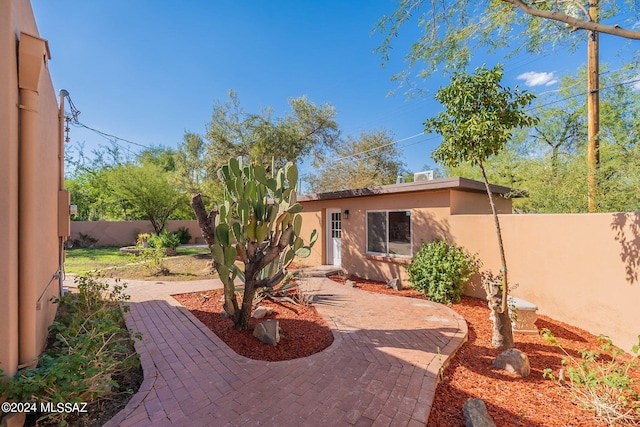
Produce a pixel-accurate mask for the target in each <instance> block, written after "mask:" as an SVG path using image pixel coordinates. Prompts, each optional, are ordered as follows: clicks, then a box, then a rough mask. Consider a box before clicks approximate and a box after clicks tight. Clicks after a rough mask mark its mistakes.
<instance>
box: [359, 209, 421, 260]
mask: <svg viewBox="0 0 640 427" xmlns="http://www.w3.org/2000/svg"><path fill="white" fill-rule="evenodd" d="M411 241H412V239H411V211H409V210H403V211H369V212H367V253H368V254H372V255H383V256H390V257H396V256H397V257H411V256H413V250H412V247H413V245H412V244H411Z"/></svg>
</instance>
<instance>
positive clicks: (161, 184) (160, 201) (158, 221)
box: [108, 163, 188, 234]
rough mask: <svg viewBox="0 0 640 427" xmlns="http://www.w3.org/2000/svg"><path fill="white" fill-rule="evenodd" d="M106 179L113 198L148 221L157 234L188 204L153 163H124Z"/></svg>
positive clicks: (133, 214)
mask: <svg viewBox="0 0 640 427" xmlns="http://www.w3.org/2000/svg"><path fill="white" fill-rule="evenodd" d="M108 176H109V184H108V185H109V189H110V190H111V191H112V192H113V195H114V197H116V198H117V199H119V200H120V201H121V202H122V203H123V204H126V206H127V207H128V209H129V211H130V214H131V215H132V216H133V217H134V218H145V219H148V220H149V221H150V222H151V225H152V226H153V229H154V231H155V232H156V233H158V234H159V233H160V232H161V231H162V230H163V229H164V227H165V225H166V223H167V221H168V220H169V218H170V217H171V215H172V214H173V213H174V212H175V211H176V210H177V209H178V207H179V206H180V205H181V204H182V205H184V204H188V201H187V200H186V196H185V195H184V193H182V192H181V191H179V190H178V189H177V188H175V187H174V186H172V185H171V184H170V183H169V180H168V174H167V173H166V172H165V171H164V170H163V169H162V168H161V167H160V166H158V165H156V164H153V163H150V164H148V165H146V166H137V165H133V164H125V165H121V166H118V167H116V168H114V169H112V170H111V171H110V172H109V175H108Z"/></svg>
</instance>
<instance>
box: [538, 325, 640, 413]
mask: <svg viewBox="0 0 640 427" xmlns="http://www.w3.org/2000/svg"><path fill="white" fill-rule="evenodd" d="M540 334H541V335H542V337H543V338H544V339H545V340H546V341H547V342H550V343H552V344H554V345H556V346H558V348H560V349H561V350H562V352H563V353H564V354H565V357H564V358H563V359H562V365H563V366H566V372H567V376H568V378H569V381H568V382H567V381H565V380H564V378H563V377H564V369H563V370H562V371H561V373H560V374H559V376H558V382H559V383H560V384H561V385H566V386H568V387H569V388H570V389H571V391H572V392H573V393H572V394H573V396H574V397H575V398H576V399H578V400H579V402H580V403H581V404H582V406H583V407H584V408H586V409H588V410H591V411H593V412H594V413H595V414H596V416H597V417H599V418H601V419H603V420H604V421H606V422H607V423H608V424H609V425H610V426H614V425H620V424H628V425H640V393H638V390H637V389H636V388H634V386H637V383H636V381H635V380H634V379H633V378H632V377H631V376H630V375H629V372H630V371H631V370H632V369H638V361H639V360H640V355H639V354H638V350H639V348H640V335H639V336H638V345H634V346H633V348H632V349H631V352H632V353H633V357H625V356H623V355H624V352H623V351H621V350H620V349H618V348H617V347H615V346H614V345H613V343H612V342H611V340H610V339H609V338H608V337H607V336H604V335H600V336H598V342H599V343H600V345H601V350H602V353H601V352H600V351H595V350H586V349H584V350H581V351H580V352H579V353H580V357H579V358H577V357H574V356H572V355H571V354H569V353H568V352H567V351H566V350H565V349H564V347H562V344H560V343H559V342H558V341H557V339H556V337H555V336H554V335H553V332H551V331H550V330H549V329H547V328H544V329H542V330H540ZM543 376H544V377H545V378H549V379H551V380H556V377H555V375H554V374H553V370H552V369H550V368H546V369H545V370H544V372H543Z"/></svg>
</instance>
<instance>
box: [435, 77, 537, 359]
mask: <svg viewBox="0 0 640 427" xmlns="http://www.w3.org/2000/svg"><path fill="white" fill-rule="evenodd" d="M501 81H502V67H501V66H496V67H495V68H493V69H486V68H484V67H482V68H477V69H476V71H475V73H474V74H472V75H468V74H466V73H464V72H456V73H454V75H453V77H452V79H451V84H450V85H449V86H447V87H444V88H441V89H440V90H438V92H437V93H436V95H435V98H436V99H437V100H438V101H440V103H441V104H442V105H443V106H444V107H445V111H444V112H441V113H439V114H438V115H437V116H436V117H433V118H430V119H428V120H427V121H426V122H425V123H424V125H425V130H426V131H427V132H437V133H438V134H440V135H442V143H441V144H440V145H439V146H438V148H436V150H434V152H433V153H432V157H433V159H434V160H435V161H436V162H438V163H439V164H441V165H444V166H448V167H451V166H457V165H459V164H460V163H464V162H470V163H471V164H473V165H476V166H478V167H479V168H480V171H481V173H482V178H483V180H484V184H485V187H486V189H487V195H488V197H489V204H490V205H491V212H492V213H493V218H494V222H495V226H496V235H497V237H498V247H499V251H500V260H501V263H502V268H501V278H502V284H501V288H500V289H499V292H496V291H495V290H488V291H487V293H488V295H489V296H490V297H494V296H495V297H496V298H499V303H498V301H496V300H495V299H492V301H490V306H491V308H492V314H493V316H492V317H493V320H494V328H493V337H492V345H493V346H494V347H496V348H502V349H505V348H511V347H513V333H512V330H511V320H510V318H509V309H508V307H507V295H508V293H509V281H508V275H507V261H506V257H505V253H504V246H503V243H502V232H501V230H500V220H499V218H498V214H497V212H496V207H495V203H494V200H493V193H492V191H491V187H490V185H489V181H488V179H487V173H486V170H485V162H486V160H487V159H489V158H491V157H492V156H495V155H496V154H497V153H499V152H500V151H501V150H502V149H503V148H504V147H505V145H506V144H507V142H508V141H509V139H510V138H511V135H512V132H513V130H514V129H517V128H522V127H528V126H532V125H534V124H535V123H536V120H535V119H534V118H533V117H531V116H529V115H528V114H527V113H526V112H525V111H524V108H525V107H526V106H527V105H529V104H530V103H531V101H532V100H533V98H534V96H533V95H532V94H530V93H527V92H526V91H522V92H521V91H519V90H518V88H517V87H516V88H515V89H510V88H507V87H503V86H501V85H500V82H501Z"/></svg>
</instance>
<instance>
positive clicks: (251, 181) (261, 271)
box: [191, 158, 318, 331]
mask: <svg viewBox="0 0 640 427" xmlns="http://www.w3.org/2000/svg"><path fill="white" fill-rule="evenodd" d="M272 170H273V169H272ZM219 175H220V180H221V181H222V182H223V183H224V186H225V193H224V200H223V202H222V203H220V204H219V205H218V206H217V208H216V209H214V210H212V211H210V212H209V213H207V210H206V208H205V206H204V202H203V201H202V197H201V196H200V195H199V194H198V195H196V196H194V197H193V198H192V200H191V206H192V208H193V211H194V212H195V214H196V218H197V219H198V224H199V225H200V228H201V230H202V235H203V237H204V239H205V241H206V242H207V245H208V246H209V250H210V251H211V256H212V258H213V265H214V268H215V269H216V271H217V272H218V275H219V277H220V280H221V281H222V283H223V285H224V310H225V312H226V313H227V314H228V315H229V317H230V318H231V319H232V320H233V324H234V327H235V329H237V330H241V331H245V330H248V329H249V318H250V316H251V310H252V308H253V299H254V296H255V294H256V291H257V290H258V289H261V288H267V289H269V288H271V289H272V288H273V287H275V286H276V285H278V284H279V283H281V282H282V281H283V279H284V278H285V276H286V272H285V269H286V268H287V267H288V266H289V265H290V264H291V262H292V261H293V259H294V258H295V257H296V256H298V257H302V258H304V257H307V256H309V255H310V254H311V247H312V246H313V244H314V243H315V241H316V240H317V238H318V234H317V232H316V231H315V230H314V231H313V232H312V234H311V237H310V240H309V243H308V244H306V245H305V243H304V241H303V239H302V237H301V236H300V231H301V228H302V216H301V215H300V214H299V213H300V212H301V211H302V205H301V204H300V203H298V202H297V200H296V197H297V196H296V188H297V182H298V170H297V168H296V166H295V165H294V164H293V163H287V164H286V165H285V167H284V168H283V169H278V170H277V171H275V170H273V172H268V171H267V169H266V168H265V167H264V166H262V165H260V164H256V163H250V164H248V165H246V166H245V165H244V164H243V162H242V161H241V160H238V159H236V158H231V159H230V160H229V163H228V164H227V165H225V166H223V167H222V168H221V169H220V172H219ZM236 260H239V261H240V262H241V263H242V264H243V265H244V268H240V267H239V266H238V264H237V263H236ZM236 278H239V279H240V280H241V281H242V282H243V283H244V292H243V297H242V302H241V304H238V300H237V298H236V285H235V282H234V281H235V279H236Z"/></svg>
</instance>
